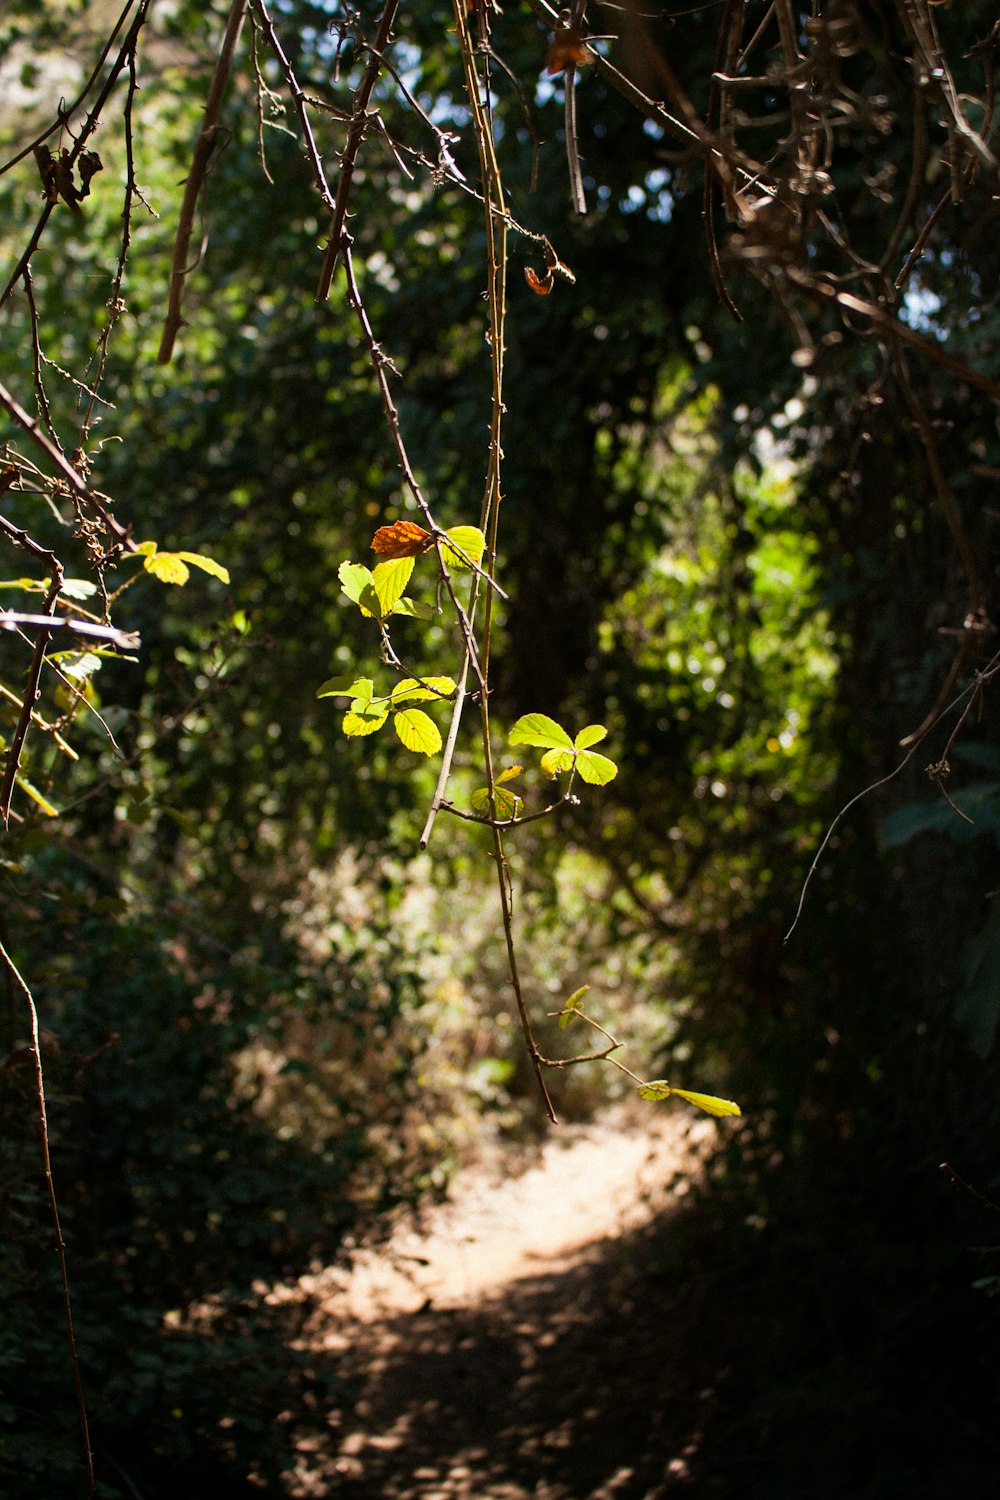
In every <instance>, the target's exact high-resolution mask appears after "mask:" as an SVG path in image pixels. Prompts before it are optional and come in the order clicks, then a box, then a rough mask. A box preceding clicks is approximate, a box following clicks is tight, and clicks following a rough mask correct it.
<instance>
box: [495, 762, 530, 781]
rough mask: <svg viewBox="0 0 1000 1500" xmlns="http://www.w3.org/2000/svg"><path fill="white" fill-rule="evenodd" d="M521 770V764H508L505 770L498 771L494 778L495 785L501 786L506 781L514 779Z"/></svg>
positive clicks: (522, 768)
mask: <svg viewBox="0 0 1000 1500" xmlns="http://www.w3.org/2000/svg"><path fill="white" fill-rule="evenodd" d="M523 770H524V767H523V766H508V767H507V768H506V770H504V771H501V772H500V775H499V776H498V777H497V779H496V785H497V786H503V785H504V783H505V782H507V781H514V780H515V779H516V777H518V776H520V774H521V772H522V771H523Z"/></svg>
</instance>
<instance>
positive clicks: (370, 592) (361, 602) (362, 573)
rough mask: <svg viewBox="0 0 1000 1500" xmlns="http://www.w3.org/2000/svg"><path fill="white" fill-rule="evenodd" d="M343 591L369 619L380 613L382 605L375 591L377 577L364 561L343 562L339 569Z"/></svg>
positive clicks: (338, 573) (338, 575) (338, 574)
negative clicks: (375, 577)
mask: <svg viewBox="0 0 1000 1500" xmlns="http://www.w3.org/2000/svg"><path fill="white" fill-rule="evenodd" d="M337 577H338V578H339V579H340V587H341V591H342V592H343V593H344V594H345V595H346V596H347V598H348V599H350V601H351V603H352V604H356V605H357V606H358V608H359V609H360V611H361V613H362V614H363V615H366V616H367V617H368V618H369V619H372V618H373V617H374V616H376V615H379V614H380V610H381V606H380V604H379V600H378V595H377V594H376V592H375V579H374V577H373V575H372V572H371V569H370V568H366V567H365V565H364V563H352V562H344V563H341V565H340V567H339V568H338V569H337Z"/></svg>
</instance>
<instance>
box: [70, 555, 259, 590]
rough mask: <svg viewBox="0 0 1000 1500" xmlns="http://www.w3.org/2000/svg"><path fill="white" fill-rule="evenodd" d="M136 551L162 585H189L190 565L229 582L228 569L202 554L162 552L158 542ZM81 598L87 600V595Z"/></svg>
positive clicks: (148, 571) (148, 570)
mask: <svg viewBox="0 0 1000 1500" xmlns="http://www.w3.org/2000/svg"><path fill="white" fill-rule="evenodd" d="M136 551H137V552H138V553H139V554H140V556H141V557H142V558H143V564H142V565H143V567H144V568H145V570H146V572H147V573H152V575H153V577H154V578H158V579H159V581H160V582H161V583H176V584H185V583H187V581H188V579H189V578H190V577H191V568H189V567H188V564H189V563H190V564H191V566H192V567H195V568H200V569H201V571H202V572H203V573H210V574H211V575H212V577H213V578H220V579H221V580H222V582H223V583H228V582H229V571H228V569H226V568H224V567H223V566H222V564H221V563H217V562H215V560H214V559H213V558H211V557H205V556H203V555H202V553H200V552H161V551H160V550H159V548H158V546H157V544H156V542H140V543H139V545H138V547H137V548H136ZM70 597H71V598H72V597H73V595H72V594H71V595H70ZM80 597H84V598H85V597H86V595H82V596H80Z"/></svg>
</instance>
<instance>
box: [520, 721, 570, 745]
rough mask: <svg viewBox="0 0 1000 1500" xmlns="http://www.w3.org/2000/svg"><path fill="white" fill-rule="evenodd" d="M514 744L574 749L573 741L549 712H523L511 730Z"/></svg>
mask: <svg viewBox="0 0 1000 1500" xmlns="http://www.w3.org/2000/svg"><path fill="white" fill-rule="evenodd" d="M510 743H511V744H512V745H534V746H535V748H536V749H537V750H572V748H573V741H572V740H571V739H570V737H569V735H568V734H567V733H566V731H565V729H563V727H562V725H561V724H557V723H556V721H555V719H550V718H549V716H548V715H547V714H522V715H521V717H520V718H519V719H518V721H517V723H516V724H515V725H514V727H513V729H512V730H511V732H510Z"/></svg>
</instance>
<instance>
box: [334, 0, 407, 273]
mask: <svg viewBox="0 0 1000 1500" xmlns="http://www.w3.org/2000/svg"><path fill="white" fill-rule="evenodd" d="M398 9H399V0H386V4H385V9H384V10H383V12H382V18H381V20H380V21H379V23H378V31H377V32H376V33H375V41H374V43H373V45H372V48H371V50H370V52H369V56H368V66H367V68H366V69H365V72H364V76H363V78H362V80H361V82H360V84H359V85H358V89H357V93H356V94H355V95H354V108H353V110H352V115H351V126H350V129H349V130H348V132H347V144H346V145H345V146H344V154H343V156H342V157H341V159H340V177H339V178H338V180H337V198H336V202H335V204H334V209H333V218H332V222H331V224H330V235H329V238H328V240H327V242H326V250H325V252H324V254H323V265H322V267H321V269H320V273H319V286H318V287H317V288H316V301H317V302H325V301H326V299H327V298H328V297H329V295H330V284H331V282H332V281H333V273H334V271H335V270H336V266H337V258H338V256H339V255H340V252H341V250H342V248H343V239H344V225H345V222H346V219H347V205H348V201H349V199H350V196H351V183H352V181H353V178H354V169H355V167H356V166H357V162H358V152H359V151H360V150H361V142H362V141H363V140H364V138H365V131H366V130H367V129H368V125H369V123H370V121H369V116H368V104H369V101H370V100H371V96H372V90H373V89H374V87H375V84H376V83H377V82H378V76H379V73H380V72H381V71H382V53H383V52H384V51H385V50H386V48H387V47H388V45H389V41H390V38H391V36H392V27H393V23H394V21H395V19H396V11H397V10H398Z"/></svg>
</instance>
